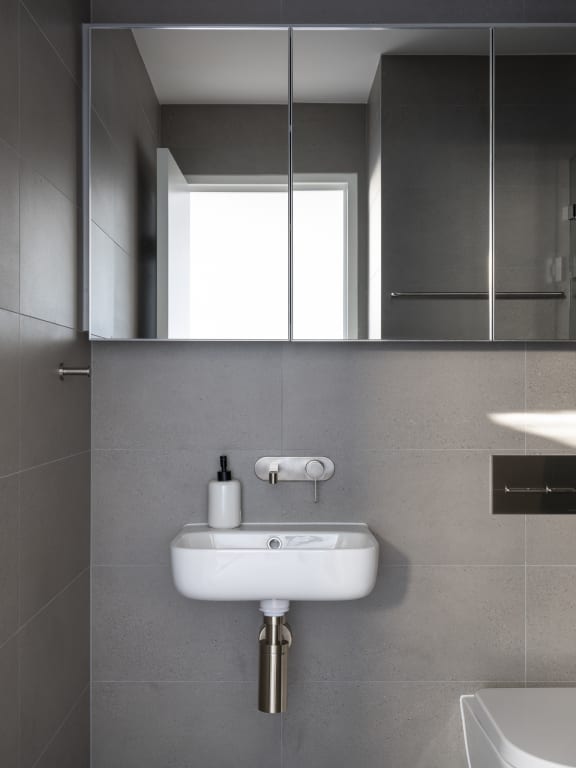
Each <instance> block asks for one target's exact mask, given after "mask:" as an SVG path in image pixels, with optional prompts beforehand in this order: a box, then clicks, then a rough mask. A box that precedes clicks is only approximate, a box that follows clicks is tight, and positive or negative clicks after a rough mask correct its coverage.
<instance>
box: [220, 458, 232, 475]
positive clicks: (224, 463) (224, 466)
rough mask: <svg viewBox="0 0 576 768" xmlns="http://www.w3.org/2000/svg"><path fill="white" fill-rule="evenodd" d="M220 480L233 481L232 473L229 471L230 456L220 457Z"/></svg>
mask: <svg viewBox="0 0 576 768" xmlns="http://www.w3.org/2000/svg"><path fill="white" fill-rule="evenodd" d="M218 480H232V472H230V470H229V469H228V456H220V471H219V472H218Z"/></svg>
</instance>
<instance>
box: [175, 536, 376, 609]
mask: <svg viewBox="0 0 576 768" xmlns="http://www.w3.org/2000/svg"><path fill="white" fill-rule="evenodd" d="M170 548H171V555H172V574H173V577H174V584H175V585H176V588H177V590H178V591H179V592H180V593H181V594H183V595H184V596H185V597H190V598H194V599H195V600H260V601H266V600H355V599H356V598H359V597H364V596H365V595H367V594H369V593H370V592H371V591H372V589H373V588H374V583H375V581H376V571H377V569H378V542H377V541H376V539H375V537H374V535H373V534H372V532H371V531H370V529H369V528H368V526H367V525H364V524H353V523H350V524H341V523H340V524H332V523H290V524H284V523H279V524H258V523H244V524H243V525H241V526H240V527H239V528H230V529H218V528H209V527H208V526H206V525H197V524H191V525H185V526H184V528H182V530H181V531H180V533H178V535H177V536H176V537H175V539H174V540H173V541H172V543H171V547H170Z"/></svg>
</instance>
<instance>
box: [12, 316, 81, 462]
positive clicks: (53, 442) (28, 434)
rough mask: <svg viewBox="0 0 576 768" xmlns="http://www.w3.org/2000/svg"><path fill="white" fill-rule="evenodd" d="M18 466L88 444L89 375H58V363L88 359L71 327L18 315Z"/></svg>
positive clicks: (44, 459)
mask: <svg viewBox="0 0 576 768" xmlns="http://www.w3.org/2000/svg"><path fill="white" fill-rule="evenodd" d="M21 322H22V344H21V347H22V353H21V354H22V361H21V367H22V466H23V467H24V468H27V467H33V466H36V465H37V464H42V463H43V462H46V461H53V460H55V459H60V458H64V457H66V456H71V455H73V454H76V453H80V452H82V451H86V450H89V448H90V379H87V378H85V377H80V376H79V377H73V378H70V377H68V378H67V379H65V380H64V381H60V379H59V377H58V373H57V371H58V366H59V364H60V363H61V362H64V363H65V364H66V365H78V366H84V365H89V361H90V345H89V344H88V342H87V341H86V339H85V338H84V337H82V336H81V335H80V334H77V333H76V332H75V331H72V330H69V329H67V328H61V327H59V326H56V325H52V324H50V323H45V322H42V321H40V320H33V319H31V318H22V321H21Z"/></svg>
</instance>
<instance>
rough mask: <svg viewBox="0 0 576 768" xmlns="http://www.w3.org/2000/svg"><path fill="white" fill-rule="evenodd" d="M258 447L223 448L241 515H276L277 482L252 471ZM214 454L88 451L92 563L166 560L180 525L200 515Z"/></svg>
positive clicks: (270, 517) (254, 517)
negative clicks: (238, 490)
mask: <svg viewBox="0 0 576 768" xmlns="http://www.w3.org/2000/svg"><path fill="white" fill-rule="evenodd" d="M261 455H263V454H262V453H260V452H258V453H255V452H252V451H236V450H234V451H229V452H228V458H229V463H230V467H231V469H232V473H233V476H234V477H235V478H237V479H239V480H240V481H241V483H242V518H243V520H252V521H261V520H273V519H281V518H282V512H281V506H280V497H279V496H277V495H276V493H275V491H276V489H275V488H270V486H269V485H268V484H267V483H263V482H262V481H261V480H258V478H257V477H256V475H255V474H254V464H255V461H256V459H257V458H259V457H260V456H261ZM218 456H219V454H218V452H217V451H214V450H207V451H206V450H195V451H126V450H112V451H94V452H93V454H92V467H93V472H92V546H93V549H92V561H93V563H94V564H96V565H101V564H103V565H110V564H112V565H123V564H128V565H165V564H166V562H167V556H168V546H169V543H170V541H171V539H172V538H173V537H174V536H175V534H176V533H177V531H178V530H179V529H180V528H181V527H182V525H184V524H185V523H205V522H206V520H207V515H208V510H207V504H208V481H209V480H212V479H214V478H215V477H216V475H215V473H216V471H217V468H218ZM120 510H121V512H120Z"/></svg>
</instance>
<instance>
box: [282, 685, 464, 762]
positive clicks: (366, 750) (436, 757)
mask: <svg viewBox="0 0 576 768" xmlns="http://www.w3.org/2000/svg"><path fill="white" fill-rule="evenodd" d="M477 687H478V686H473V685H470V684H469V685H456V684H452V685H451V684H447V683H372V684H355V683H349V684H345V683H316V684H314V683H310V684H308V685H306V684H296V685H293V686H292V688H291V689H290V691H289V703H288V712H287V714H286V715H285V717H284V730H283V754H284V766H285V768H347V767H348V766H353V765H356V766H362V768H381V767H382V766H383V765H385V766H386V768H406V766H410V767H411V768H464V766H465V765H466V755H465V748H464V740H463V736H462V722H461V719H460V707H459V704H460V702H459V699H460V696H461V695H462V694H465V693H471V692H473V691H474V690H475V688H477Z"/></svg>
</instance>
